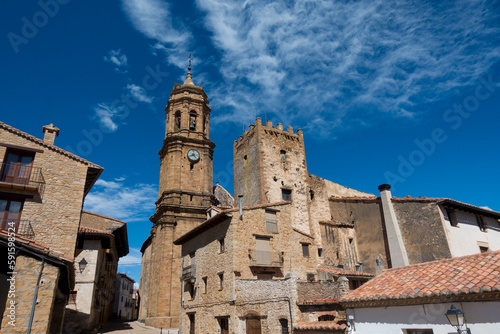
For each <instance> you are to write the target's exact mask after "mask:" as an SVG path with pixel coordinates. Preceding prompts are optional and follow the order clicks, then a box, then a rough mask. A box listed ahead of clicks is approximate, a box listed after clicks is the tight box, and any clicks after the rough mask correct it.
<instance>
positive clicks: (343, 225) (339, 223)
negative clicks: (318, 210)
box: [319, 221, 354, 228]
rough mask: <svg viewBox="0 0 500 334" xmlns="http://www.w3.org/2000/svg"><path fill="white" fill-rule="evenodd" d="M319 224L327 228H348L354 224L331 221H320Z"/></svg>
mask: <svg viewBox="0 0 500 334" xmlns="http://www.w3.org/2000/svg"><path fill="white" fill-rule="evenodd" d="M319 223H320V224H322V225H329V226H335V227H350V228H353V227H354V224H351V223H342V222H332V221H321V222H319Z"/></svg>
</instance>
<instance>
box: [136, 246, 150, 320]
mask: <svg viewBox="0 0 500 334" xmlns="http://www.w3.org/2000/svg"><path fill="white" fill-rule="evenodd" d="M148 240H149V239H148ZM148 240H146V243H147V244H145V245H143V248H142V249H141V251H142V252H143V253H142V258H141V281H140V285H139V295H140V296H141V303H140V305H139V318H138V320H139V321H141V322H145V321H146V318H147V316H148V306H149V290H150V284H151V279H150V277H151V276H150V270H151V269H150V268H151V243H150V241H148Z"/></svg>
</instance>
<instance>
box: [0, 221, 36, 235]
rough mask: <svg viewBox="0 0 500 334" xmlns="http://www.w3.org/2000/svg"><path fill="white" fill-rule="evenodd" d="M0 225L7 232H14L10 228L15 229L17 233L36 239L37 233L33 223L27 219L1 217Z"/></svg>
mask: <svg viewBox="0 0 500 334" xmlns="http://www.w3.org/2000/svg"><path fill="white" fill-rule="evenodd" d="M0 227H1V229H2V230H4V231H7V232H12V230H10V229H14V231H15V232H16V234H17V235H19V236H21V237H23V238H26V239H31V240H34V239H35V233H34V232H33V228H32V227H31V223H30V221H29V220H26V219H21V220H17V219H0Z"/></svg>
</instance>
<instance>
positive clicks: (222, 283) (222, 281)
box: [217, 273, 224, 290]
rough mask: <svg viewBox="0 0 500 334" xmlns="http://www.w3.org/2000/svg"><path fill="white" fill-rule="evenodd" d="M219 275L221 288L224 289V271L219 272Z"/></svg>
mask: <svg viewBox="0 0 500 334" xmlns="http://www.w3.org/2000/svg"><path fill="white" fill-rule="evenodd" d="M217 276H219V290H222V289H224V273H219V274H217Z"/></svg>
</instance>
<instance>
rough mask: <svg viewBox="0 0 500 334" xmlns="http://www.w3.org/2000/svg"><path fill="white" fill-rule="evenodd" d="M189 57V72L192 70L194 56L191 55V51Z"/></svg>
mask: <svg viewBox="0 0 500 334" xmlns="http://www.w3.org/2000/svg"><path fill="white" fill-rule="evenodd" d="M188 59H189V63H188V72H191V62H192V60H193V58H192V57H191V52H189V56H188Z"/></svg>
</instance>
